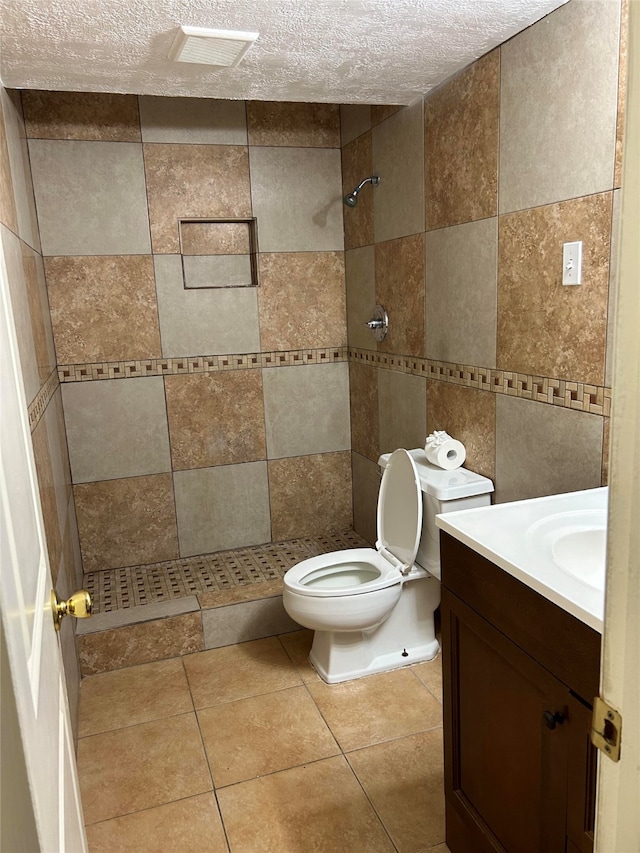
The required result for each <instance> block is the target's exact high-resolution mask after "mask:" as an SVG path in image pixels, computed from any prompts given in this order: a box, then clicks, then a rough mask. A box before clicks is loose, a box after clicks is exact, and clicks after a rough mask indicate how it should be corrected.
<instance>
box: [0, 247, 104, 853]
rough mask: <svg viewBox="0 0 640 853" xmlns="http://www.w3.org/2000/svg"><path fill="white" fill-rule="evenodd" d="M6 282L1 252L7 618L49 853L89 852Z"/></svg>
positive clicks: (25, 744)
mask: <svg viewBox="0 0 640 853" xmlns="http://www.w3.org/2000/svg"><path fill="white" fill-rule="evenodd" d="M50 592H51V574H50V571H49V564H48V558H47V552H46V547H45V540H44V533H43V522H42V511H41V508H40V499H39V495H38V487H37V481H36V476H35V464H34V459H33V450H32V446H31V437H30V432H29V424H28V420H27V406H26V400H25V392H24V386H23V383H22V373H21V369H20V360H19V355H18V347H17V341H16V334H15V328H14V325H13V316H12V311H11V301H10V297H9V287H8V282H7V273H6V268H5V263H4V257H3V254H2V251H0V614H1V616H2V624H3V626H4V631H5V636H6V644H7V653H8V656H9V663H10V670H11V678H12V682H13V689H14V693H15V701H16V707H17V711H18V719H19V723H20V731H21V736H22V748H23V751H24V755H25V762H26V766H27V773H28V777H29V785H30V788H31V797H32V801H33V812H34V814H35V820H36V826H37V831H38V837H39V841H40V849H41V851H43V853H83V851H86V849H87V845H86V839H85V834H84V826H83V820H82V807H81V805H80V797H79V791H78V778H77V772H76V765H75V757H74V750H73V742H72V737H71V730H70V725H69V709H68V704H67V694H66V689H65V683H64V673H63V669H62V657H61V652H60V644H59V641H58V636H57V633H56V631H55V629H54V624H53V618H52V612H51V605H50V600H49V596H50Z"/></svg>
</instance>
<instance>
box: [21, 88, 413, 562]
mask: <svg viewBox="0 0 640 853" xmlns="http://www.w3.org/2000/svg"><path fill="white" fill-rule="evenodd" d="M23 102H24V109H25V115H26V123H27V133H28V136H29V153H30V156H31V162H32V166H33V174H34V185H35V198H36V204H37V210H38V216H39V221H40V228H41V233H42V241H43V254H44V256H45V258H44V273H45V274H46V286H47V289H48V293H49V300H50V302H51V311H52V317H53V336H54V338H55V348H56V351H57V362H58V365H59V366H60V374H61V376H62V378H63V380H64V381H63V400H64V409H65V417H66V424H67V433H68V438H69V454H70V458H71V470H72V472H73V483H74V490H75V496H76V503H77V508H78V525H79V530H80V540H81V545H82V556H83V561H84V568H85V570H86V571H92V570H97V569H104V568H107V567H112V568H115V567H120V566H127V565H133V564H138V563H145V562H155V561H159V560H165V559H173V558H174V557H177V556H191V555H195V554H199V553H205V552H209V551H215V550H220V549H226V548H234V547H240V546H246V545H255V544H259V543H262V542H268V541H270V540H272V539H275V540H277V539H282V538H290V537H291V536H298V535H306V534H307V533H309V534H310V533H314V534H316V533H323V532H329V531H333V530H340V529H343V528H348V527H350V526H351V523H352V512H351V468H350V465H347V464H345V460H346V459H347V456H348V453H349V451H350V447H351V444H350V429H349V391H348V366H347V364H346V343H347V339H346V335H347V332H346V307H345V300H346V294H345V273H344V245H343V219H342V207H343V206H342V203H341V196H342V181H341V162H340V116H339V110H338V107H337V106H332V105H311V104H282V103H259V104H257V103H246V104H245V103H232V102H222V101H214V100H210V101H207V100H198V99H190V98H159V97H140V98H136V97H132V96H124V95H122V96H118V95H99V94H74V93H46V92H26V93H24V96H23ZM413 124H414V125H415V124H416V121H415V120H414V121H413ZM418 124H419V122H418ZM250 217H255V218H256V222H257V239H258V258H257V267H258V274H259V286H258V287H257V288H256V287H229V286H226V287H224V286H215V285H218V284H220V282H216V281H211V286H209V287H206V286H204V287H203V286H202V285H203V284H207V280H206V278H205V280H204V281H202V280H201V279H202V276H203V275H204V276H206V275H208V273H207V270H206V269H204V271H203V269H200V271H199V273H198V275H199V278H198V281H197V285H198V286H197V287H195V288H191V289H185V285H184V280H183V259H182V257H181V255H180V230H179V220H180V219H201V218H205V219H206V218H212V219H215V218H221V219H247V218H250ZM244 229H245V231H244V235H245V237H246V234H247V230H246V225H245V226H244ZM236 230H237V229H236ZM192 232H193V233H192ZM233 234H235V231H234V230H233V228H231V229H227V231H226V232H225V235H223V236H226V237H229V236H233ZM200 236H202V235H200ZM214 236H215V235H214ZM218 236H219V235H218ZM182 238H183V241H184V240H186V241H187V243H188V244H189V252H190V253H193V254H196V255H201V254H203V253H204V254H205V255H207V254H218V253H221V254H222V255H227V253H230V254H229V257H231V258H232V259H233V253H234V252H236V251H238V249H237V247H236V246H235V244H233V245H226V244H225V246H222V245H221V246H220V247H219V248H217V249H216V250H215V252H211V248H210V247H209V248H207V247H204V248H203V246H202V245H200V243H198V242H197V238H198V233H197V229H196V230H195V231H194V227H193V226H191V231H189V228H187V229H183V233H182ZM194 240H196V244H194ZM227 242H228V241H227ZM245 242H246V240H245ZM192 244H193V245H192ZM241 251H244V252H245V253H246V251H247V247H246V246H245V247H244V248H243V249H241ZM189 260H190V261H194V260H195V261H198V262H199V261H200V260H201V259H200V258H195V259H194V258H190V259H189ZM208 260H211V259H210V258H209V259H208ZM204 261H205V262H207V258H205V259H204ZM40 266H42V261H40ZM201 266H202V265H201ZM209 269H212V266H211V265H210V264H209ZM43 281H44V279H43ZM31 362H32V364H31V368H30V373H31V374H32V376H33V378H32V380H31V384H32V385H34V387H35V385H36V384H37V376H36V375H37V363H36V360H35V359H31ZM100 380H104V381H100ZM107 380H108V381H107ZM320 484H323V485H322V487H321V486H320ZM320 506H321V510H319V509H318V507H320Z"/></svg>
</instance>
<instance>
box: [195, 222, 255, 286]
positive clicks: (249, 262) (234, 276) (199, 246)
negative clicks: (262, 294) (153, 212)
mask: <svg viewBox="0 0 640 853" xmlns="http://www.w3.org/2000/svg"><path fill="white" fill-rule="evenodd" d="M178 224H179V229H180V254H181V256H182V280H183V284H184V288H185V290H196V289H202V288H214V287H216V288H217V287H257V286H258V264H257V239H256V220H255V218H254V219H181V220H179V223H178Z"/></svg>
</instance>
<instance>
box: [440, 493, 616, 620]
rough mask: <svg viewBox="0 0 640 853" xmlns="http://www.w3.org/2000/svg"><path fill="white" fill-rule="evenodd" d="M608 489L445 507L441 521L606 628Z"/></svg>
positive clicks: (509, 569) (547, 595)
mask: <svg viewBox="0 0 640 853" xmlns="http://www.w3.org/2000/svg"><path fill="white" fill-rule="evenodd" d="M607 496H608V490H607V488H606V487H600V488H597V489H585V490H584V491H580V492H567V493H566V494H561V495H547V496H546V497H542V498H529V499H527V500H523V501H512V502H511V503H503V504H494V505H492V506H485V507H478V508H477V509H466V510H459V511H454V512H449V513H443V514H441V515H438V516H437V517H436V524H437V526H438V527H439V528H441V529H442V530H444V531H445V532H446V533H448V534H449V535H451V536H454V537H455V538H456V539H458V540H459V541H460V542H462V543H463V544H464V545H467V546H468V547H469V548H472V549H473V550H474V551H476V552H477V553H478V554H480V555H481V556H483V557H486V558H487V559H488V560H491V561H492V562H493V563H495V564H496V565H497V566H499V567H500V568H501V569H504V571H506V572H509V574H511V575H513V577H515V578H517V579H518V580H520V581H522V583H524V584H526V585H527V586H529V587H530V588H531V589H534V590H535V591H536V592H539V593H540V594H541V595H543V596H544V597H545V598H547V599H548V600H549V601H551V602H553V603H554V604H557V605H558V606H559V607H562V608H563V609H564V610H566V611H567V612H568V613H571V614H573V615H574V616H576V617H577V618H578V619H580V620H582V621H583V622H584V623H585V624H587V625H589V626H590V627H591V628H594V629H595V630H596V631H602V625H603V619H604V589H605V580H606V538H607V534H606V529H607V503H608V501H607Z"/></svg>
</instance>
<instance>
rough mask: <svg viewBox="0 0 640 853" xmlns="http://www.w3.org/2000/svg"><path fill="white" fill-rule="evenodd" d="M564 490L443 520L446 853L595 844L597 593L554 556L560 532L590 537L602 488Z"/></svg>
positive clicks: (602, 506) (577, 852)
mask: <svg viewBox="0 0 640 853" xmlns="http://www.w3.org/2000/svg"><path fill="white" fill-rule="evenodd" d="M598 493H599V494H598ZM563 498H564V499H566V500H569V496H554V499H555V502H554V499H551V498H545V499H538V500H536V501H523V502H520V504H522V505H527V506H525V518H524V520H523V519H522V517H520V516H518V512H519V510H520V508H519V507H518V504H515V503H514V504H503V505H498V506H493V507H489V508H486V509H484V510H470V511H468V512H463V513H452V514H451V515H449V516H440V517H439V520H438V526H439V527H440V528H441V530H442V532H441V561H442V647H443V677H444V719H445V796H446V823H447V827H446V830H447V844H448V846H449V848H450V850H451V851H452V853H481V851H482V853H484V851H507V853H556V851H557V853H561V851H563V853H564V851H568V853H587V851H592V850H593V825H594V817H595V787H596V750H595V748H594V747H593V746H592V745H591V743H590V738H589V735H590V728H591V715H592V702H593V699H594V697H595V696H597V695H598V691H599V668H600V643H601V624H602V601H603V589H602V590H601V591H600V593H599V594H597V590H595V581H593V578H590V581H591V582H590V583H589V584H587V583H585V582H584V579H581V578H580V577H578V576H574V577H573V579H572V578H571V577H570V578H569V582H567V578H566V577H565V575H567V574H568V575H571V572H570V571H569V572H567V571H563V572H561V571H560V569H559V566H558V565H557V564H556V563H557V562H558V561H560V562H561V561H562V555H563V553H564V552H563V547H564V546H565V545H566V544H567V543H566V541H564V540H565V539H566V537H567V536H574V537H575V540H571V542H570V544H572V545H576V547H577V550H578V552H579V548H580V543H581V541H582V539H583V538H586V539H587V540H589V537H591V542H590V544H591V546H593V545H594V540H593V531H594V530H599V529H600V525H602V524H606V490H602V489H600V490H590V491H589V492H582V493H575V496H573V497H572V500H573V504H566V505H563V503H562V499H563ZM576 500H577V502H578V504H579V506H577V508H576V504H575V501H576ZM568 506H569V507H573V508H567V507H568ZM527 511H528V513H529V514H528V515H526V512H527ZM483 513H484V515H483ZM532 513H533V515H532ZM549 519H554V521H552V522H550V521H549ZM551 529H553V531H555V532H553V533H550V532H549V531H550V530H551ZM531 530H533V531H534V535H533V536H530V535H529V532H530V531H531ZM492 531H496V535H495V536H493V538H492ZM605 538H606V530H605ZM545 549H546V551H547V553H545ZM592 550H593V547H592ZM602 559H604V556H603V555H602ZM529 563H530V565H529ZM547 564H548V565H547ZM566 565H568V566H569V567H570V568H571V567H572V561H571V559H569V562H568V563H566ZM534 566H537V569H538V571H537V574H536V571H534V569H533V568H532V567H534ZM591 568H593V567H591ZM558 572H560V574H559V575H558ZM595 574H596V575H597V574H598V571H596V572H595ZM601 574H602V586H603V580H604V570H603V571H602V573H601ZM541 578H542V579H541ZM598 582H599V581H598ZM572 584H574V585H575V584H578V586H577V587H576V589H574V590H572V586H571V585H572ZM594 591H595V593H596V594H593V593H594ZM570 611H572V612H570Z"/></svg>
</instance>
